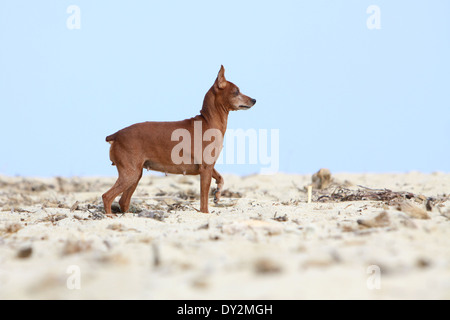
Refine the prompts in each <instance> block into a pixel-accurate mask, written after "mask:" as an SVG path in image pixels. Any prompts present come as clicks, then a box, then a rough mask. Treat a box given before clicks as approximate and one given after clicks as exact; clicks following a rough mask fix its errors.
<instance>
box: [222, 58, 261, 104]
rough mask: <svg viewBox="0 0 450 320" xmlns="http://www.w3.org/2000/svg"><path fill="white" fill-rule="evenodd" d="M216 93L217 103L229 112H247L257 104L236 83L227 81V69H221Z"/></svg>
mask: <svg viewBox="0 0 450 320" xmlns="http://www.w3.org/2000/svg"><path fill="white" fill-rule="evenodd" d="M214 89H215V90H214V91H215V93H216V101H218V102H219V103H221V104H222V105H224V106H225V107H226V108H228V110H229V111H236V110H247V109H250V108H251V107H253V106H254V105H255V103H256V100H255V99H252V98H250V97H248V96H246V95H245V94H242V93H241V92H240V90H239V88H238V86H236V85H235V84H234V83H232V82H230V81H227V80H226V79H225V69H224V67H223V66H221V67H220V71H219V74H218V75H217V79H216V82H215V83H214Z"/></svg>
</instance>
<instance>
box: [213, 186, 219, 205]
mask: <svg viewBox="0 0 450 320" xmlns="http://www.w3.org/2000/svg"><path fill="white" fill-rule="evenodd" d="M219 201H220V189H216V190H214V203H216V204H217V203H218V202H219Z"/></svg>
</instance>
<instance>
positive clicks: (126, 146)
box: [103, 66, 256, 215]
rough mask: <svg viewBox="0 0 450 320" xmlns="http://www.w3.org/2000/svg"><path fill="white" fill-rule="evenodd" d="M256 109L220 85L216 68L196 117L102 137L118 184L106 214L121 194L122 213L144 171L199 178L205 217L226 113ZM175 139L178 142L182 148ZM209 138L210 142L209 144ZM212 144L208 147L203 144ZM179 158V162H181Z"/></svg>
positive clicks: (229, 86) (227, 86)
mask: <svg viewBox="0 0 450 320" xmlns="http://www.w3.org/2000/svg"><path fill="white" fill-rule="evenodd" d="M255 103H256V100H255V99H251V98H249V97H248V96H246V95H243V94H242V93H240V91H239V88H238V87H237V86H236V85H234V84H233V83H231V82H229V81H227V80H226V79H225V69H224V68H223V66H221V68H220V71H219V74H218V76H217V79H216V81H215V82H214V84H213V86H212V87H211V89H209V91H208V92H207V93H206V95H205V98H204V100H203V107H202V110H201V111H200V115H198V116H196V117H194V118H191V119H186V120H182V121H176V122H142V123H137V124H134V125H132V126H129V127H127V128H124V129H122V130H119V131H117V132H116V133H114V134H112V135H110V136H108V137H106V141H107V142H109V143H110V144H111V148H110V151H109V156H110V159H111V161H112V164H113V165H116V166H117V171H118V172H119V178H118V179H117V181H116V183H115V184H114V185H113V186H112V188H111V189H110V190H108V191H107V192H106V193H105V194H103V204H104V208H105V212H106V214H108V215H109V214H111V204H112V202H113V200H114V199H115V198H116V197H117V196H118V195H119V194H121V193H123V194H122V197H121V198H120V201H119V205H120V209H121V211H122V212H124V213H125V212H127V211H128V208H129V206H130V200H131V196H132V194H133V192H134V191H135V190H136V187H137V185H138V183H139V180H140V179H141V177H142V171H143V169H144V168H146V169H147V170H149V169H151V170H155V171H160V172H165V173H176V174H188V175H197V174H199V175H200V211H201V212H204V213H208V194H209V188H210V185H211V178H214V179H215V180H216V183H217V189H216V192H215V199H214V202H217V201H219V198H220V191H221V190H222V187H223V182H224V181H223V178H222V176H221V175H220V174H219V173H218V172H217V171H216V169H214V165H215V163H216V160H217V158H218V157H219V154H220V151H221V149H222V142H223V137H224V135H225V131H226V129H227V120H228V113H229V112H230V111H235V110H245V109H250V108H251V107H252V106H253V105H254V104H255ZM180 138H183V140H182V141H181V142H179V141H180ZM213 138H214V139H213ZM205 140H206V141H211V142H210V143H208V144H207V143H205ZM181 154H182V156H181Z"/></svg>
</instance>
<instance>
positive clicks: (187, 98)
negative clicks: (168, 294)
mask: <svg viewBox="0 0 450 320" xmlns="http://www.w3.org/2000/svg"><path fill="white" fill-rule="evenodd" d="M70 5H76V6H78V7H79V8H80V29H73V30H71V29H69V28H68V27H67V20H68V19H70V16H71V14H70V13H67V8H68V7H69V6H70ZM370 5H376V6H378V8H379V9H380V15H379V17H380V20H379V21H380V27H381V28H380V29H369V28H368V27H367V24H366V22H367V20H368V19H369V17H370V16H371V14H370V13H367V12H366V10H367V8H368V7H369V6H370ZM449 13H450V2H449V1H445V0H442V1H438V0H432V1H425V0H422V1H400V0H399V1H380V0H373V1H364V0H355V1H351V0H347V1H335V0H333V1H332V0H329V1H299V0H296V1H284V0H280V1H233V0H230V1H226V2H219V1H106V0H97V1H86V0H73V1H63V0H53V1H49V0H47V1H31V0H30V1H20V0H18V1H2V2H1V3H0V43H1V50H0V110H1V118H0V119H1V120H2V121H1V125H0V135H1V137H2V143H1V148H0V174H6V175H22V176H55V175H60V176H93V175H94V176H114V175H116V169H115V168H114V167H111V166H110V161H109V155H108V149H109V145H108V144H107V143H106V142H105V140H104V138H105V137H106V136H107V135H109V134H111V133H114V132H115V131H117V130H119V129H121V128H123V127H125V126H128V125H130V124H133V123H136V122H142V121H153V120H155V121H159V120H161V121H162V120H181V119H185V118H189V117H192V116H194V115H196V114H198V112H199V110H200V108H201V105H202V101H203V97H204V94H205V93H206V91H207V90H208V89H209V88H210V86H211V85H212V83H213V81H214V79H215V77H216V75H217V72H218V70H219V68H220V65H221V64H223V65H224V67H225V69H226V77H227V79H228V80H230V81H232V82H234V83H235V84H237V85H238V86H239V87H240V88H241V91H242V92H243V93H245V94H248V95H249V96H251V97H253V98H255V99H257V101H258V102H257V104H256V105H255V107H254V108H252V109H251V110H249V111H241V112H233V113H230V117H229V120H228V128H231V129H240V128H241V129H244V130H247V129H252V130H256V131H258V130H267V131H268V132H269V133H270V132H271V131H270V130H273V129H275V130H278V132H279V154H278V156H279V169H278V171H280V172H289V173H302V174H309V173H313V172H315V171H317V170H318V169H319V168H322V167H326V168H329V169H330V170H331V171H332V172H407V171H412V170H418V171H424V172H433V171H445V172H450V79H449V77H450V59H449V57H450V19H449V18H448V15H449ZM269 135H270V134H269ZM258 138H261V137H258ZM261 166H262V165H261V163H258V164H227V163H224V164H221V165H218V170H219V171H220V172H224V173H235V174H251V173H254V172H259V171H260V169H261Z"/></svg>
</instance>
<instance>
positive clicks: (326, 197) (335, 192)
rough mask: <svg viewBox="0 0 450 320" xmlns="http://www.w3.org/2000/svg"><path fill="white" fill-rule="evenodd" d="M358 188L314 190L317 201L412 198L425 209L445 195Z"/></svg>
mask: <svg viewBox="0 0 450 320" xmlns="http://www.w3.org/2000/svg"><path fill="white" fill-rule="evenodd" d="M358 187H359V188H360V189H357V190H352V189H348V188H345V187H342V186H338V187H336V188H334V189H325V190H320V191H317V192H316V196H317V199H316V201H317V202H344V201H383V202H385V203H386V204H388V205H394V204H398V203H399V202H401V201H402V200H405V199H408V200H409V199H413V200H416V201H417V202H422V203H423V202H425V204H426V206H427V210H428V211H430V210H431V207H433V206H435V205H437V204H439V203H442V202H445V201H447V199H448V196H447V197H440V198H432V197H425V196H423V195H416V194H414V193H412V192H404V191H392V190H389V189H386V188H385V189H371V188H368V187H364V186H361V185H358Z"/></svg>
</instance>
